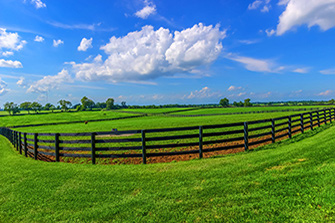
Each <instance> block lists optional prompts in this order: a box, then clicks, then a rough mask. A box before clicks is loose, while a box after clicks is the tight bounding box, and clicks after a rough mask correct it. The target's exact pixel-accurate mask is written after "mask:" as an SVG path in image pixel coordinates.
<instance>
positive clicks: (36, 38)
mask: <svg viewBox="0 0 335 223" xmlns="http://www.w3.org/2000/svg"><path fill="white" fill-rule="evenodd" d="M34 41H35V42H40V43H41V42H43V41H44V38H43V37H42V36H36V37H35V39H34Z"/></svg>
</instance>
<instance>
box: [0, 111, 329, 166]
mask: <svg viewBox="0 0 335 223" xmlns="http://www.w3.org/2000/svg"><path fill="white" fill-rule="evenodd" d="M333 120H335V108H330V109H323V110H318V111H311V112H306V113H302V114H295V115H291V116H285V117H279V118H274V119H266V120H257V121H250V122H239V123H231V124H220V125H203V126H191V127H180V128H162V129H147V130H128V131H109V132H93V133H26V132H19V131H15V130H12V129H9V128H0V134H1V135H3V136H5V137H6V138H8V139H9V141H10V142H11V143H12V144H13V145H14V147H15V148H16V149H17V150H18V151H19V153H20V154H24V155H25V156H26V157H27V156H28V155H31V156H32V157H34V159H38V157H39V155H44V156H48V157H51V158H52V159H53V160H54V161H56V162H59V161H60V160H61V158H62V157H79V158H88V159H91V161H92V164H95V163H96V159H97V158H140V159H142V161H141V162H143V163H144V164H145V163H147V159H148V158H151V157H161V156H175V155H187V154H198V155H199V158H203V156H204V154H206V153H211V152H218V151H224V150H236V149H239V150H240V151H243V150H245V151H248V150H249V149H253V148H255V147H257V146H260V145H263V144H266V143H275V142H276V141H278V140H282V139H285V138H292V135H294V134H297V133H304V131H306V130H308V129H310V130H313V129H314V128H316V127H320V126H321V125H322V124H327V123H328V122H332V121H333Z"/></svg>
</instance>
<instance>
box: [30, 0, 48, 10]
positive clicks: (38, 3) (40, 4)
mask: <svg viewBox="0 0 335 223" xmlns="http://www.w3.org/2000/svg"><path fill="white" fill-rule="evenodd" d="M30 3H31V4H33V5H35V7H36V8H37V9H40V8H45V7H47V5H46V4H45V3H43V2H42V1H41V0H31V1H30Z"/></svg>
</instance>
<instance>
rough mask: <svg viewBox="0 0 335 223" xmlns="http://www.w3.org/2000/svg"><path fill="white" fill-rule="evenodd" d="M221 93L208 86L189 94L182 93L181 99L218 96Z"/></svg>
mask: <svg viewBox="0 0 335 223" xmlns="http://www.w3.org/2000/svg"><path fill="white" fill-rule="evenodd" d="M221 95H222V94H221V93H220V92H213V91H212V90H211V89H210V88H208V87H204V88H202V89H201V90H196V91H192V92H191V93H190V94H189V95H184V97H183V99H195V98H197V99H203V98H212V97H220V96H221Z"/></svg>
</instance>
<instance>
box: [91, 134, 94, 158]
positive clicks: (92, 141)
mask: <svg viewBox="0 0 335 223" xmlns="http://www.w3.org/2000/svg"><path fill="white" fill-rule="evenodd" d="M91 150H92V156H91V157H92V164H95V133H94V132H93V133H91Z"/></svg>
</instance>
